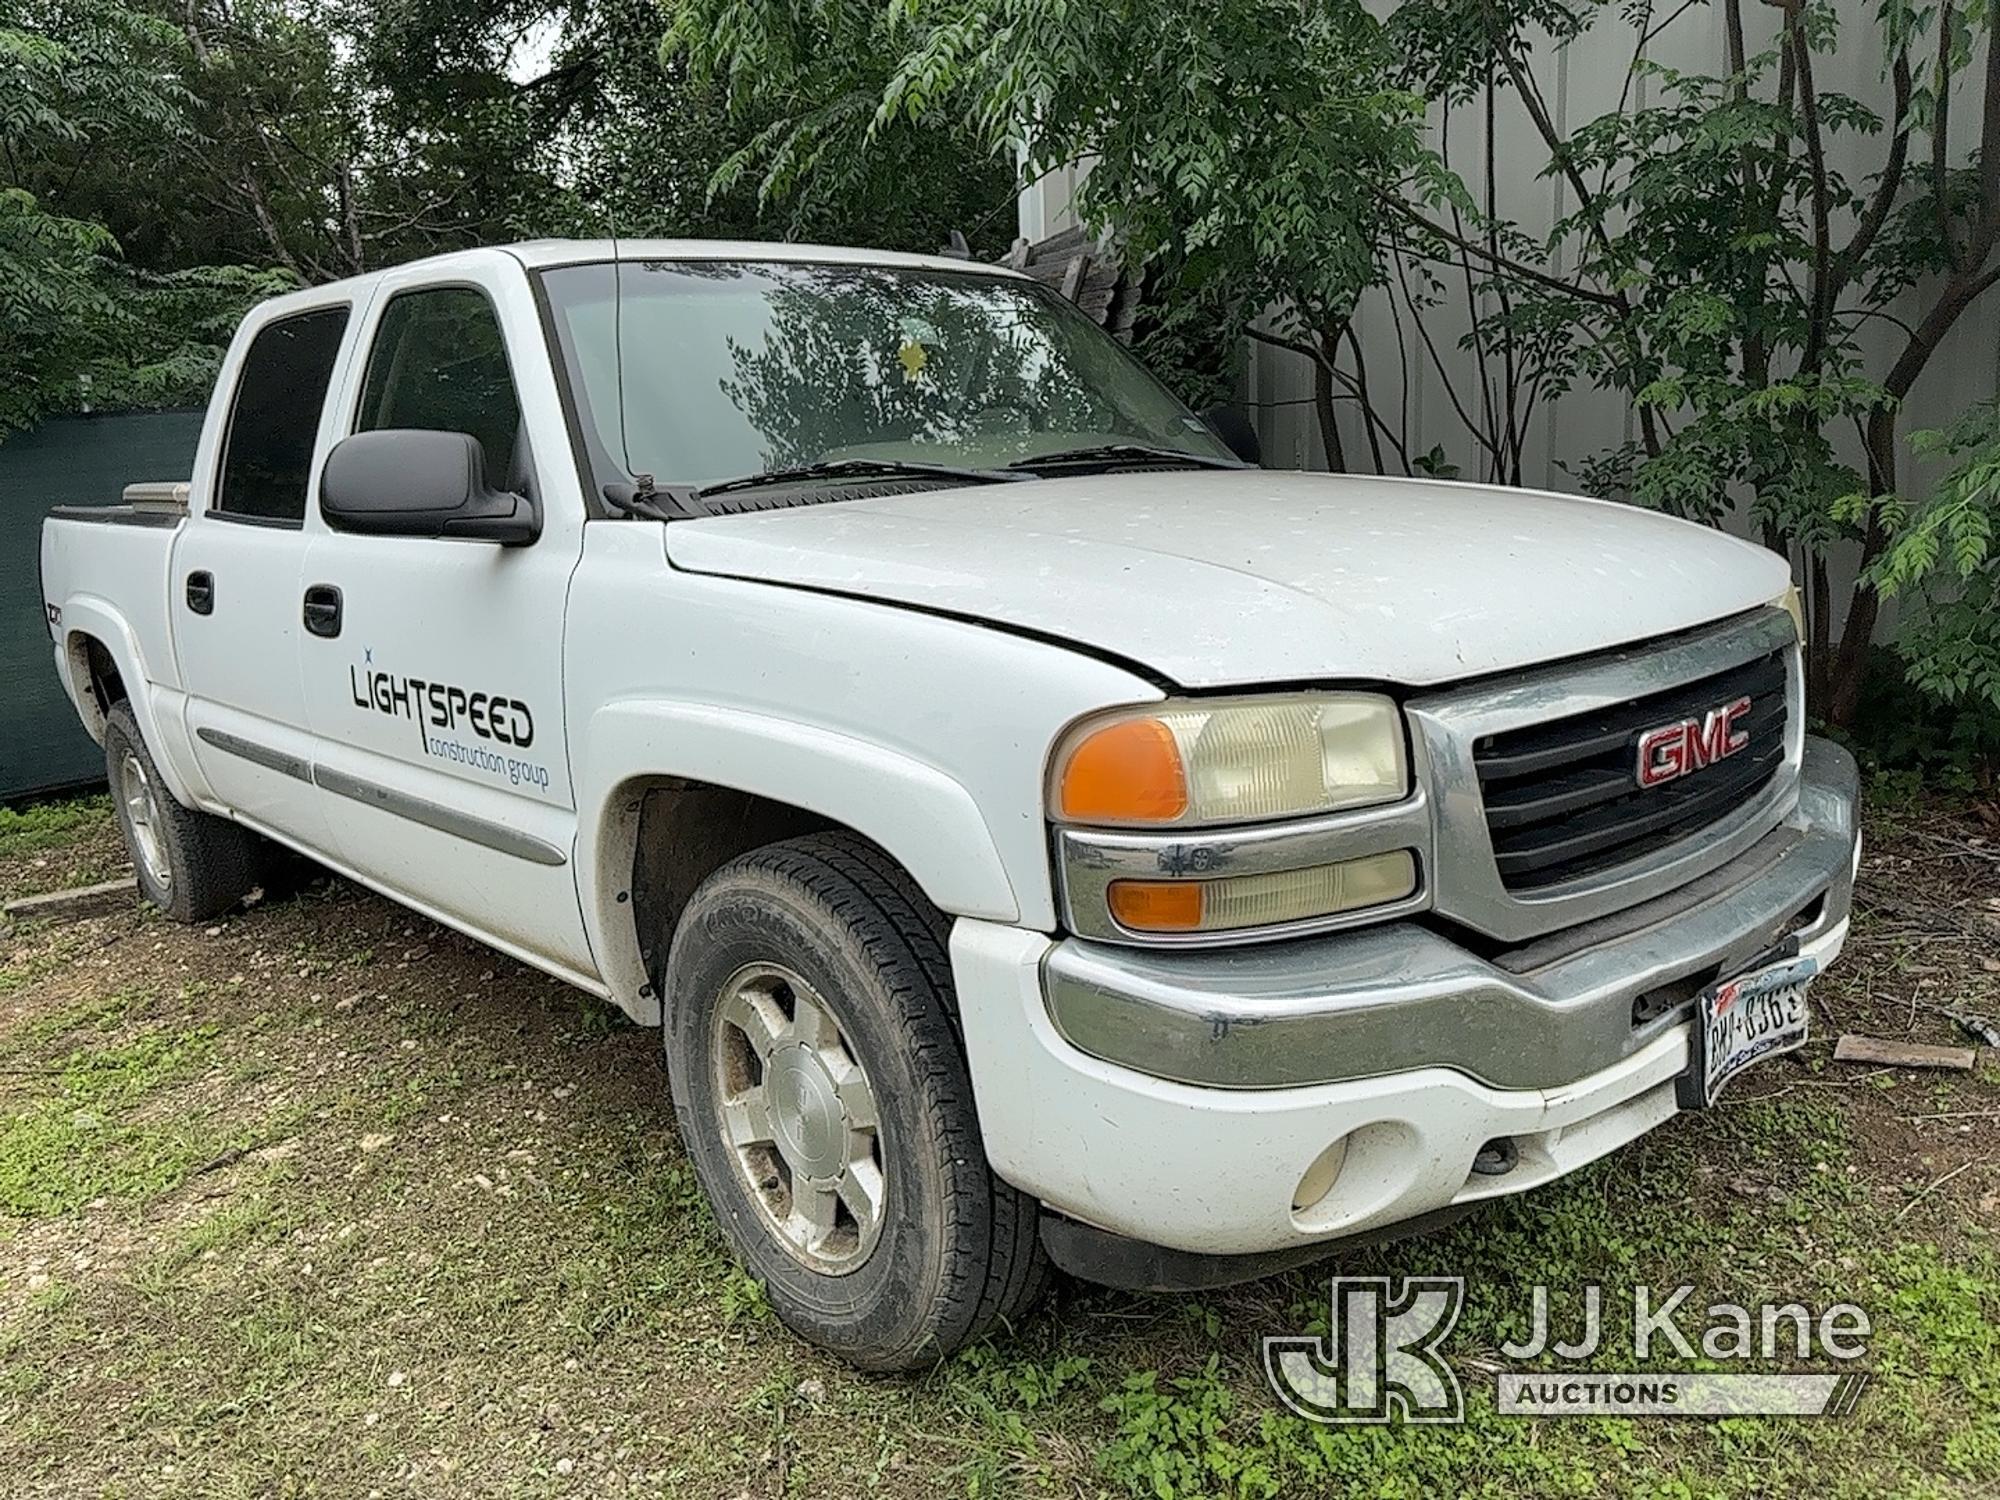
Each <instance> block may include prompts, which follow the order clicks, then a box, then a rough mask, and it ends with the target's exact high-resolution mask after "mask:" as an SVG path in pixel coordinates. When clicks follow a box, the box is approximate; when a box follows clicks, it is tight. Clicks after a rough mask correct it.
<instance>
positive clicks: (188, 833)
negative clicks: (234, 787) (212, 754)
mask: <svg viewBox="0 0 2000 1500" xmlns="http://www.w3.org/2000/svg"><path fill="white" fill-rule="evenodd" d="M104 768H105V774H106V776H107V777H108V778H109V780H110V782H111V801H112V806H113V810H114V811H115V812H116V814H117V817H118V826H119V828H120V829H121V830H122V831H123V833H124V835H125V845H126V847H127V848H128V849H130V850H131V852H132V869H133V873H134V874H135V875H136V876H137V877H138V881H139V890H140V891H141V893H142V894H144V896H145V897H146V899H147V900H148V901H151V902H152V903H153V904H154V905H155V906H157V907H159V908H160V910H161V911H163V912H165V913H166V914H167V915H168V916H170V917H172V918H173V919H174V920H175V921H177V922H205V921H207V920H208V919H209V918H210V917H215V916H219V915H221V914H222V913H223V912H225V911H227V910H228V909H229V908H230V907H232V906H234V905H235V904H236V903H237V902H238V901H240V900H242V899H243V897H244V895H245V893H246V892H248V891H249V889H250V887H251V886H252V885H254V884H255V883H256V880H257V869H258V857H259V854H260V852H261V842H262V841H261V840H259V839H258V838H257V836H256V835H255V834H253V833H251V832H250V831H249V830H248V829H246V828H242V827H240V826H238V825H237V824H235V823H232V822H230V821H229V820H228V819H227V818H218V817H213V816H211V815H210V814H208V813H204V812H196V811H195V810H194V809H192V808H188V807H183V806H181V804H180V803H178V802H176V801H175V800H174V794H173V793H172V792H170V791H168V790H167V787H166V783H165V782H163V781H161V780H160V773H159V768H158V767H157V766H155V765H154V763H153V755H152V752H151V751H150V750H148V749H147V748H146V741H145V739H144V737H143V736H142V735H141V734H140V733H139V724H138V721H137V720H136V719H135V718H134V717H133V716H132V710H131V708H130V706H129V705H127V704H124V703H115V704H113V705H112V707H111V712H110V713H109V714H108V715H106V717H105V724H104Z"/></svg>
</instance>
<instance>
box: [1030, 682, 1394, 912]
mask: <svg viewBox="0 0 2000 1500" xmlns="http://www.w3.org/2000/svg"><path fill="white" fill-rule="evenodd" d="M1326 708H1331V709H1333V710H1334V712H1332V713H1331V714H1327V715H1325V716H1324V717H1321V716H1320V711H1321V710H1322V709H1326ZM1223 715H1230V716H1233V717H1234V722H1225V723H1224V727H1223V732H1222V733H1221V734H1219V735H1213V736H1212V742H1211V745H1210V746H1209V747H1206V748H1210V749H1221V750H1225V751H1227V752H1229V753H1230V754H1233V755H1235V756H1236V759H1235V761H1234V762H1233V763H1232V762H1231V761H1230V760H1229V758H1228V756H1227V755H1224V756H1222V757H1219V760H1220V763H1221V765H1222V766H1223V768H1224V771H1225V772H1229V771H1231V769H1232V766H1233V769H1234V772H1235V773H1236V774H1223V775H1219V776H1218V775H1215V774H1213V772H1214V767H1215V765H1216V764H1217V762H1216V761H1211V762H1210V764H1209V765H1208V766H1202V765H1199V764H1197V765H1196V766H1194V767H1191V768H1188V770H1187V772H1186V781H1185V783H1184V784H1183V785H1184V788H1185V790H1186V791H1188V792H1190V793H1192V794H1191V795H1184V796H1182V797H1180V798H1175V797H1174V796H1172V795H1171V789H1170V788H1169V787H1168V783H1167V782H1166V781H1165V780H1164V779H1162V778H1158V777H1156V778H1154V780H1153V781H1152V782H1151V783H1148V784H1147V785H1146V787H1145V788H1144V789H1145V790H1146V791H1147V793H1148V795H1149V796H1150V797H1151V801H1152V806H1153V808H1154V810H1155V812H1156V814H1157V815H1156V816H1155V817H1154V818H1153V820H1152V821H1150V822H1145V821H1141V820H1140V819H1137V818H1128V819H1126V820H1124V821H1123V823H1122V824H1120V823H1119V822H1117V821H1116V819H1115V814H1114V816H1112V817H1107V816H1106V814H1105V809H1104V808H1103V807H1102V806H1096V807H1091V808H1089V809H1088V813H1089V814H1090V815H1089V816H1087V817H1086V818H1079V817H1078V816H1076V814H1077V812H1078V811H1083V810H1085V809H1080V808H1079V807H1078V806H1077V805H1076V803H1075V802H1074V801H1073V800H1072V801H1069V802H1067V803H1066V800H1065V798H1064V795H1063V793H1064V789H1065V772H1066V770H1067V769H1068V768H1069V766H1070V764H1071V762H1072V760H1073V759H1074V757H1075V754H1076V751H1077V748H1078V747H1079V746H1082V745H1086V744H1087V743H1088V742H1090V741H1091V739H1092V738H1093V737H1094V736H1097V735H1099V734H1100V733H1102V732H1103V731H1105V730H1107V729H1108V730H1113V731H1124V730H1126V729H1127V726H1135V725H1139V726H1151V727H1150V728H1146V729H1142V730H1140V731H1139V734H1138V735H1135V736H1133V738H1132V740H1131V741H1129V742H1128V744H1127V746H1126V747H1124V748H1128V749H1129V748H1135V747H1136V748H1137V749H1138V751H1139V752H1140V754H1141V755H1142V756H1143V755H1150V754H1154V753H1156V752H1157V751H1158V750H1159V749H1160V748H1162V746H1163V742H1168V741H1170V742H1171V744H1172V746H1173V749H1174V753H1175V755H1177V756H1178V755H1179V754H1180V753H1181V746H1183V745H1189V746H1191V747H1192V746H1194V745H1195V744H1196V742H1197V740H1198V739H1199V736H1200V734H1201V731H1202V729H1203V728H1204V727H1205V726H1206V725H1207V724H1210V723H1215V722H1217V721H1218V720H1220V719H1221V718H1222V716H1223ZM1322 723H1324V724H1326V725H1327V726H1328V727H1329V729H1330V730H1331V733H1330V734H1322V732H1321V729H1320V726H1321V724H1322ZM1308 724H1310V726H1311V727H1310V729H1309V730H1308V728H1307V726H1308ZM1357 725H1359V726H1361V727H1360V728H1358V729H1357V728H1356V727H1355V726H1357ZM1273 728H1275V729H1277V730H1278V731H1280V733H1277V734H1275V735H1273V734H1270V733H1269V731H1270V730H1271V729H1273ZM1260 730H1261V731H1265V735H1266V737H1265V740H1264V741H1263V742H1261V743H1271V742H1273V741H1275V745H1276V749H1277V750H1278V752H1279V753H1281V754H1282V753H1285V752H1286V751H1289V752H1290V753H1291V754H1292V755H1293V757H1294V759H1293V761H1292V764H1291V766H1290V767H1289V768H1281V770H1280V771H1279V773H1278V774H1276V775H1271V774H1264V775H1261V776H1260V775H1258V774H1257V773H1259V772H1260V771H1264V772H1268V769H1269V768H1268V767H1265V766H1260V765H1258V764H1257V763H1256V762H1257V757H1258V755H1259V754H1260V753H1263V752H1262V751H1261V750H1260V749H1259V745H1260V741H1259V739H1258V732H1259V731H1260ZM1176 731H1178V733H1176ZM1369 736H1373V740H1372V743H1370V742H1369V741H1368V737H1369ZM1141 737H1143V738H1141ZM1147 740H1149V741H1150V742H1151V743H1150V745H1148V744H1147V743H1145V741H1147ZM1357 740H1359V741H1360V742H1361V743H1360V747H1359V755H1358V761H1359V764H1361V766H1362V767H1363V772H1362V775H1361V776H1360V777H1358V778H1357V780H1359V781H1360V782H1361V786H1360V789H1359V790H1358V792H1356V793H1355V794H1353V795H1351V796H1343V794H1342V789H1341V788H1340V787H1339V786H1335V785H1330V784H1329V783H1331V782H1332V781H1333V776H1332V774H1331V773H1330V772H1325V771H1324V770H1323V768H1325V767H1329V766H1331V767H1339V766H1341V765H1345V764H1353V763H1355V762H1356V759H1357V757H1356V755H1355V754H1354V751H1355V747H1356V743H1357ZM1322 741H1326V742H1330V745H1331V748H1328V747H1327V744H1325V743H1322ZM1246 747H1247V748H1246ZM1370 750H1373V751H1374V752H1376V753H1374V754H1373V755H1372V756H1371V755H1370V754H1369V752H1370ZM1203 753H1204V750H1203V749H1195V750H1194V751H1193V754H1192V755H1190V757H1189V758H1190V759H1194V758H1195V757H1197V756H1199V755H1201V754H1203ZM1424 756H1425V752H1424V749H1423V746H1422V744H1421V742H1419V741H1414V740H1412V739H1411V737H1410V734H1409V731H1408V729H1407V727H1406V725H1405V721H1404V717H1403V713H1402V710H1401V708H1400V706H1399V705H1397V704H1396V702H1395V701H1394V700H1393V699H1390V698H1388V697H1386V696H1384V695H1382V694H1379V693H1360V692H1328V693H1287V694H1267V695H1263V696H1258V697H1249V696H1245V697H1232V698H1214V699H1178V700H1169V701H1165V702H1160V703H1153V704H1146V705H1135V706H1133V707H1130V708H1125V709H1118V710H1114V711H1111V712H1108V713H1103V714H1093V715H1091V716H1090V717H1088V718H1086V719H1083V720H1081V721H1079V723H1078V724H1076V725H1075V726H1073V727H1072V728H1071V729H1070V730H1069V731H1068V732H1067V733H1066V734H1065V735H1063V736H1062V737H1061V739H1059V740H1058V741H1057V744H1056V746H1055V748H1054V752H1053V754H1052V755H1051V757H1050V761H1049V770H1048V777H1047V799H1048V805H1049V816H1050V818H1051V819H1052V821H1053V822H1054V823H1055V825H1056V826H1055V828H1054V832H1053V836H1054V848H1055V856H1056V866H1057V877H1058V886H1059V891H1058V894H1059V896H1060V899H1061V905H1062V908H1063V914H1064V920H1065V924H1066V925H1067V926H1068V927H1069V929H1070V931H1072V932H1074V933H1076V934H1077V935H1078V936H1079V937H1086V938H1093V939H1097V940H1099V941H1107V942H1116V943H1125V944H1139V945H1144V946H1149V947H1152V946H1158V947H1217V946H1222V945H1226V944H1237V943H1248V942H1262V941H1270V940H1275V939H1279V938H1286V937H1293V936H1302V935H1305V934H1309V933H1318V932H1325V931H1329V930H1332V929H1336V928H1343V927H1353V926H1360V925H1363V924H1369V923H1376V922H1381V921H1386V920H1390V919H1392V918H1395V917H1399V916H1406V915H1409V914H1411V913H1414V912H1417V911H1421V910H1424V909H1426V908H1427V907H1428V906H1429V905H1430V895H1429V880H1428V871H1429V866H1430V862H1431V858H1432V843H1433V841H1432V832H1431V810H1430V806H1429V802H1428V799H1427V796H1426V793H1425V790H1424V782H1425V772H1426V767H1425V764H1424ZM1308 762H1310V765H1311V774H1301V768H1302V767H1303V766H1305V765H1306V764H1307V763H1308ZM1159 764H1164V762H1163V761H1161V762H1156V768H1157V766H1158V765H1159ZM1141 768H1142V770H1143V769H1144V766H1143V763H1142V767H1141ZM1242 773H1247V774H1242ZM1204 776H1206V777H1208V778H1209V780H1208V783H1207V788H1204V789H1201V790H1197V789H1196V785H1195V784H1196V782H1197V781H1198V779H1199V778H1202V777H1204ZM1216 785H1221V786H1224V787H1226V788H1230V789H1241V788H1247V789H1248V791H1249V793H1250V794H1251V795H1249V796H1247V797H1245V796H1242V795H1238V796H1234V797H1223V798H1220V799H1218V798H1217V797H1216V796H1215V795H1213V793H1212V791H1211V790H1208V789H1212V788H1213V787H1215V786H1216ZM1301 786H1303V787H1304V788H1305V789H1306V794H1305V795H1304V796H1300V795H1298V789H1299V788H1300V787H1301ZM1163 788H1166V789H1167V790H1166V793H1165V794H1164V795H1163V794H1162V791H1163ZM1274 788H1275V789H1277V791H1278V793H1280V795H1278V796H1275V797H1274V796H1273V795H1272V790H1273V789H1274ZM1218 802H1220V803H1221V805H1226V806H1229V807H1231V808H1232V809H1233V810H1235V811H1234V816H1233V817H1231V819H1230V820H1229V821H1228V822H1227V823H1226V824H1218V823H1214V822H1210V821H1207V820H1208V819H1209V818H1211V817H1213V816H1215V809H1216V807H1217V805H1218ZM1301 802H1303V803H1304V804H1305V805H1304V806H1303V807H1301V806H1297V805H1296V804H1298V803H1301ZM1274 804H1275V805H1274ZM1246 809H1247V811H1246ZM1198 819H1199V820H1201V821H1197V820H1198ZM1349 870H1351V871H1352V875H1351V876H1349V875H1348V874H1347V873H1346V872H1347V871H1349ZM1114 886H1116V887H1118V889H1117V890H1116V891H1114V889H1113V887H1114ZM1315 892H1317V893H1319V895H1318V896H1317V897H1315V896H1314V895H1313V894H1312V893H1315ZM1135 896H1139V897H1144V898H1145V899H1143V900H1134V899H1132V898H1133V897H1135ZM1121 911H1122V912H1123V913H1124V914H1125V916H1126V917H1128V918H1129V917H1133V915H1134V913H1135V912H1136V913H1153V914H1157V915H1158V916H1159V919H1160V920H1159V924H1158V925H1154V926H1150V927H1140V926H1136V925H1132V924H1131V923H1128V922H1127V921H1121V920H1120V915H1119V913H1120V912H1121Z"/></svg>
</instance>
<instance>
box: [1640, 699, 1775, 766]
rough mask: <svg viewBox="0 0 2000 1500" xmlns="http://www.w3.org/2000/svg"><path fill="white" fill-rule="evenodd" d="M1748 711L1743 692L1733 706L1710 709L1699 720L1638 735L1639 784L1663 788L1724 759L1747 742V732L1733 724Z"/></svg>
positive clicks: (1724, 705)
mask: <svg viewBox="0 0 2000 1500" xmlns="http://www.w3.org/2000/svg"><path fill="white" fill-rule="evenodd" d="M1749 712H1750V698H1749V695H1748V694H1747V693H1746V694H1745V695H1744V696H1743V697H1741V698H1738V699H1737V700H1736V701H1735V702H1734V703H1725V704H1723V705H1722V707H1720V708H1711V709H1710V710H1709V711H1708V713H1707V715H1706V716H1705V717H1703V718H1700V719H1682V720H1681V721H1680V722H1679V723H1678V724H1662V725H1661V726H1660V727H1659V728H1658V729H1649V730H1647V731H1646V732H1645V733H1644V734H1642V735H1640V736H1639V785H1640V786H1642V787H1656V786H1665V785H1666V784H1667V783H1668V782H1670V781H1678V780H1680V779H1681V777H1683V776H1687V775H1690V774H1692V773H1693V772H1696V771H1699V770H1700V769H1701V768H1702V767H1703V766H1708V765H1713V764H1715V762H1716V761H1719V760H1726V759H1728V757H1730V756H1732V755H1734V754H1735V753H1736V752H1737V751H1738V750H1741V749H1742V748H1743V747H1744V746H1745V745H1747V744H1749V743H1750V731H1749V730H1747V729H1738V728H1737V727H1736V721H1737V720H1738V719H1740V718H1742V717H1743V716H1744V715H1745V714H1747V713H1749Z"/></svg>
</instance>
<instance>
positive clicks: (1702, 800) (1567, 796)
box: [1472, 650, 1788, 893]
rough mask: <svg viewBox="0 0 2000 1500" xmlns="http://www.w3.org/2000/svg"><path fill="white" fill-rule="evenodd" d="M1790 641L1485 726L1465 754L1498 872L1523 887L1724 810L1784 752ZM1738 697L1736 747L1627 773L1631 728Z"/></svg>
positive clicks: (1672, 836)
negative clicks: (1644, 782)
mask: <svg viewBox="0 0 2000 1500" xmlns="http://www.w3.org/2000/svg"><path fill="white" fill-rule="evenodd" d="M1786 656H1787V653H1786V652H1784V651H1782V650H1780V651H1773V652H1771V653H1769V654H1767V655H1764V656H1760V657H1758V658H1756V659H1754V660H1752V661H1749V662H1746V663H1744V664H1743V665H1741V666H1737V667H1733V668H1731V669H1730V670H1728V671H1725V672H1719V673H1715V674H1713V675H1711V676H1706V677H1702V678H1698V679H1696V680H1695V681H1692V682H1688V683H1683V684H1680V685H1677V686H1675V687H1673V688H1670V689H1667V690H1665V691H1661V692H1656V693H1649V694H1645V695H1643V696H1640V697H1635V698H1630V699H1627V700H1625V701H1624V702H1620V703H1614V704H1610V705H1608V706H1605V707H1601V708H1597V709H1594V710H1592V711H1591V712H1588V713H1581V714H1575V715H1572V716H1570V717H1567V718H1561V719H1555V720H1551V721H1548V722H1546V723H1540V724H1532V725H1529V726H1526V727H1524V728H1520V729H1513V730H1509V731H1507V732H1505V733H1500V734H1489V735H1485V736H1483V737H1481V738H1480V739H1478V740H1477V741H1476V742H1475V743H1474V745H1473V752H1472V759H1473V765H1474V767H1475V769H1476V771H1477V774H1478V779H1479V791H1480V797H1481V800H1482V802H1483V804H1484V807H1485V814H1486V827H1487V832H1488V834H1489V836H1490V838H1491V840H1492V845H1493V859H1494V864H1495V866H1496V867H1497V869H1498V872H1499V875H1500V882H1501V884H1502V885H1503V886H1504V887H1505V888H1506V889H1507V890H1508V891H1509V892H1511V893H1525V892H1530V891H1535V890H1539V889H1542V888H1544V887H1547V886H1553V885H1557V884H1560V883H1561V882H1563V881H1566V880H1572V879H1575V878H1577V877H1579V876H1586V875H1591V874H1595V873H1598V872H1600V871H1604V870H1608V869H1611V868H1614V867H1616V866H1618V865H1621V864H1623V863H1625V862H1626V861H1628V860H1634V859H1638V858H1641V857H1642V856H1644V855H1646V854H1648V853H1651V852H1652V851H1654V850H1656V849H1660V848H1663V847H1665V846H1666V845H1668V844H1671V843H1673V842H1674V841H1676V840H1678V839H1681V838H1685V837H1687V836H1688V835H1689V834H1692V833H1696V832H1699V831H1700V830H1701V829H1702V828H1704V827H1706V826H1708V825H1709V824H1711V823H1714V822H1716V821H1717V820H1718V819H1721V818H1723V817H1725V816H1727V815H1728V814H1729V813H1730V812H1731V811H1733V810H1734V809H1736V808H1738V807H1741V806H1743V805H1744V804H1745V803H1747V802H1749V801H1750V800H1751V799H1752V798H1754V797H1755V796H1757V794H1758V793H1759V792H1761V791H1762V790H1763V789H1764V788H1765V787H1766V786H1768V785H1769V784H1770V783H1771V780H1772V778H1773V777H1774V776H1775V775H1776V774H1777V773H1778V770H1779V768H1780V767H1781V766H1783V765H1784V763H1785V749H1786V743H1787V739H1788V735H1787V733H1786V730H1787V724H1786V712H1787V709H1786V702H1787V672H1786ZM1739 697H1748V698H1749V699H1750V700H1751V706H1750V710H1749V712H1748V713H1747V714H1746V715H1745V716H1744V717H1743V718H1741V719H1739V720H1738V721H1737V727H1738V728H1740V729H1742V730H1745V731H1747V732H1748V734H1749V743H1748V744H1747V745H1746V746H1745V747H1744V748H1743V749H1742V750H1740V751H1738V752H1737V753H1735V754H1734V755H1731V756H1728V757H1727V758H1725V759H1722V760H1719V761H1716V762H1714V763H1712V764H1710V765H1708V766H1705V767H1702V768H1701V769H1700V770H1697V771H1694V772H1693V773H1691V774H1689V775H1686V776H1683V777H1681V778H1680V779H1678V780H1675V781H1670V782H1667V783H1665V784H1664V785H1660V786H1656V787H1651V788H1642V787H1640V786H1639V784H1638V781H1637V777H1636V767H1637V758H1638V746H1639V739H1640V737H1641V736H1642V735H1644V734H1645V733H1646V732H1647V731H1648V730H1650V729H1655V728H1657V727H1659V726H1661V725H1664V724H1672V723H1675V722H1677V721H1679V720H1682V719H1694V720H1697V721H1699V720H1700V719H1701V718H1702V717H1703V716H1704V715H1705V714H1706V713H1708V712H1709V711H1710V710H1711V709H1714V708H1716V707H1718V706H1719V705H1722V704H1725V703H1730V702H1733V701H1734V700H1736V699H1737V698H1739Z"/></svg>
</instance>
